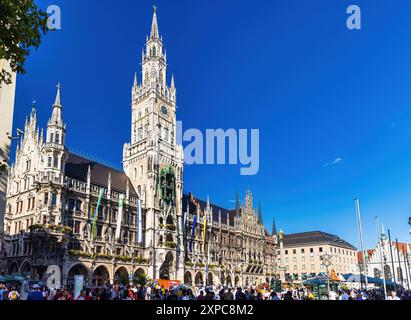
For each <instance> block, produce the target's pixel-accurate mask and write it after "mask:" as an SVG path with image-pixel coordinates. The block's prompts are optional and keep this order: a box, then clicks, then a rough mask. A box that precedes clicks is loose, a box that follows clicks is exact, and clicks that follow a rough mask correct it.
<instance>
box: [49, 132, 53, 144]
mask: <svg viewBox="0 0 411 320" xmlns="http://www.w3.org/2000/svg"><path fill="white" fill-rule="evenodd" d="M49 142H50V143H53V142H54V133H53V132H50V141H49Z"/></svg>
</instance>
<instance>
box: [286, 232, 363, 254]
mask: <svg viewBox="0 0 411 320" xmlns="http://www.w3.org/2000/svg"><path fill="white" fill-rule="evenodd" d="M283 241H284V246H285V247H287V246H290V247H292V246H301V245H310V244H312V245H315V244H332V245H334V246H339V247H342V248H346V249H351V250H357V248H355V247H354V246H353V245H351V244H349V243H348V242H347V241H345V240H343V239H341V238H340V237H338V236H336V235H333V234H330V233H326V232H322V231H309V232H302V233H292V234H285V235H284V240H283Z"/></svg>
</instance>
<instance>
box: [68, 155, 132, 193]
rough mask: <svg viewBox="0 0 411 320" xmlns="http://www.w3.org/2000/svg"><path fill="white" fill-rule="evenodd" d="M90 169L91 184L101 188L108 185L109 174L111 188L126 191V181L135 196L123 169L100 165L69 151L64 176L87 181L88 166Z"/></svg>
mask: <svg viewBox="0 0 411 320" xmlns="http://www.w3.org/2000/svg"><path fill="white" fill-rule="evenodd" d="M89 166H90V169H91V184H93V185H97V186H100V187H103V188H107V186H108V176H109V173H110V174H111V189H112V190H116V191H118V192H122V193H126V188H127V181H128V184H129V190H130V195H133V196H137V193H136V191H135V190H134V188H133V185H132V184H131V181H130V179H129V178H128V177H127V175H126V174H125V173H124V172H123V171H119V170H117V169H114V168H110V167H108V166H105V165H102V164H100V163H97V162H95V161H92V160H89V159H86V158H84V157H81V156H79V155H76V154H74V153H69V156H68V159H67V162H66V167H65V172H66V176H68V177H70V178H73V179H77V180H80V181H83V182H87V172H88V167H89Z"/></svg>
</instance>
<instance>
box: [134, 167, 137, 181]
mask: <svg viewBox="0 0 411 320" xmlns="http://www.w3.org/2000/svg"><path fill="white" fill-rule="evenodd" d="M136 178H137V168H134V179H136Z"/></svg>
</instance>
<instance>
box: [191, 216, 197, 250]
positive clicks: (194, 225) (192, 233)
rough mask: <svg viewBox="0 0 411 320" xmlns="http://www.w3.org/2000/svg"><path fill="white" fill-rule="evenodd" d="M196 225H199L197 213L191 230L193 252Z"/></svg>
mask: <svg viewBox="0 0 411 320" xmlns="http://www.w3.org/2000/svg"><path fill="white" fill-rule="evenodd" d="M196 227H197V215H196V214H195V215H194V219H193V228H192V230H191V240H190V251H191V252H193V242H194V237H195V232H196Z"/></svg>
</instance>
